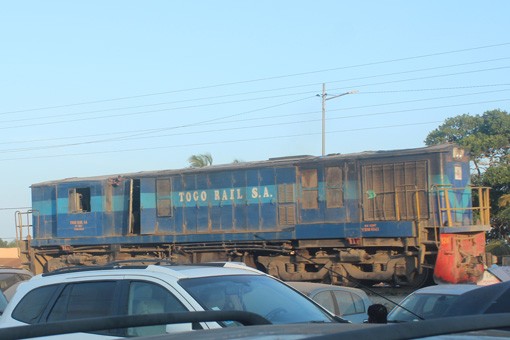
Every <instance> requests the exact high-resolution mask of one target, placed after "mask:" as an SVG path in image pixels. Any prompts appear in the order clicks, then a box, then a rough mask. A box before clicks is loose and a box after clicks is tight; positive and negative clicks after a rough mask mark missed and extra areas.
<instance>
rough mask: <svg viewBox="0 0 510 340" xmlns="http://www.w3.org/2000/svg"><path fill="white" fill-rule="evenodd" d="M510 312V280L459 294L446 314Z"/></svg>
mask: <svg viewBox="0 0 510 340" xmlns="http://www.w3.org/2000/svg"><path fill="white" fill-rule="evenodd" d="M498 313H510V281H506V282H501V283H496V284H492V285H489V286H484V287H480V288H479V289H476V290H472V291H468V292H465V293H463V294H462V295H460V296H459V298H458V299H457V300H456V301H455V304H453V305H451V306H450V307H449V308H448V309H447V310H446V312H445V313H444V316H461V315H478V314H498Z"/></svg>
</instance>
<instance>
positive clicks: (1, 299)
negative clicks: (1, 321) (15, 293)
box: [0, 292, 8, 315]
mask: <svg viewBox="0 0 510 340" xmlns="http://www.w3.org/2000/svg"><path fill="white" fill-rule="evenodd" d="M7 303H8V301H7V298H6V297H5V295H4V293H2V292H0V315H2V314H3V313H4V310H5V308H6V307H7Z"/></svg>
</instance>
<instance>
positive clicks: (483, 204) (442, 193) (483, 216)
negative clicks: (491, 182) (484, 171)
mask: <svg viewBox="0 0 510 340" xmlns="http://www.w3.org/2000/svg"><path fill="white" fill-rule="evenodd" d="M458 190H471V191H473V190H478V197H479V202H478V203H479V204H478V206H470V207H451V206H450V196H449V193H450V192H452V191H458ZM489 190H490V187H475V186H470V187H453V185H451V184H448V185H447V184H435V185H433V186H432V192H437V209H438V219H434V224H435V227H437V224H436V222H437V220H439V225H440V226H445V224H446V226H448V227H453V218H452V212H455V211H460V210H464V211H466V210H472V211H479V212H480V221H481V223H482V224H483V225H489V224H490V205H489ZM441 198H444V205H445V207H443V206H442V204H441ZM443 213H445V214H446V218H445V220H443Z"/></svg>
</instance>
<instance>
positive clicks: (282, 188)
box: [278, 184, 296, 203]
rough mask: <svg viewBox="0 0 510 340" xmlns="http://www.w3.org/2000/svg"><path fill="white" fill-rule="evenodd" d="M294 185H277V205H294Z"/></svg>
mask: <svg viewBox="0 0 510 340" xmlns="http://www.w3.org/2000/svg"><path fill="white" fill-rule="evenodd" d="M295 187H296V186H295V184H278V203H295V202H296V198H295Z"/></svg>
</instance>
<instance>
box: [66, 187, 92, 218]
mask: <svg viewBox="0 0 510 340" xmlns="http://www.w3.org/2000/svg"><path fill="white" fill-rule="evenodd" d="M69 212H70V213H84V212H90V188H71V189H69Z"/></svg>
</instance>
